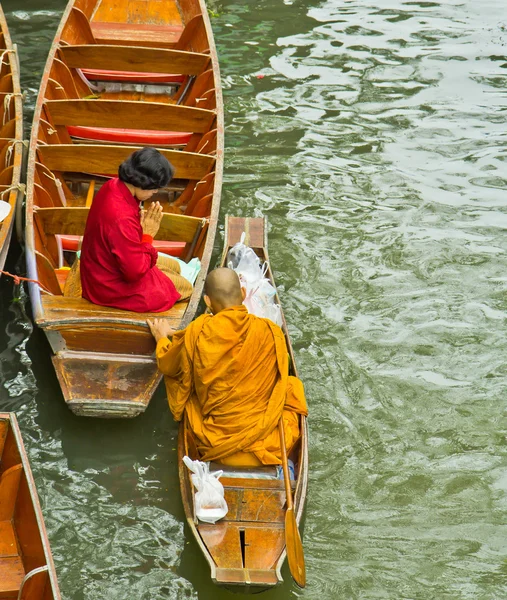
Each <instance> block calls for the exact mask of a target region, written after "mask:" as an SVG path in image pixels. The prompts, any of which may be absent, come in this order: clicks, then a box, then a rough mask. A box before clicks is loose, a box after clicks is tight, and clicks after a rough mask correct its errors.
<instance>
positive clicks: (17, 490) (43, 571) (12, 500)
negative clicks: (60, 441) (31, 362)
mask: <svg viewBox="0 0 507 600" xmlns="http://www.w3.org/2000/svg"><path fill="white" fill-rule="evenodd" d="M0 457H1V458H0V598H16V599H18V600H60V591H59V589H58V582H57V578H56V572H55V567H54V564H53V557H52V554H51V549H50V546H49V541H48V537H47V534H46V528H45V525H44V519H43V516H42V511H41V508H40V504H39V498H38V496H37V490H36V488H35V482H34V480H33V476H32V471H31V469H30V463H29V462H28V457H27V454H26V451H25V448H24V445H23V440H22V438H21V433H20V431H19V426H18V423H17V420H16V416H15V414H14V413H0Z"/></svg>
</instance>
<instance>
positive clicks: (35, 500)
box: [0, 412, 61, 600]
mask: <svg viewBox="0 0 507 600" xmlns="http://www.w3.org/2000/svg"><path fill="white" fill-rule="evenodd" d="M0 420H8V421H9V424H10V427H11V428H12V433H13V434H14V438H15V440H16V444H17V446H18V450H19V454H20V457H21V462H22V465H23V470H24V473H25V476H26V481H27V484H28V490H29V492H30V499H31V501H32V505H33V508H34V512H35V517H36V520H37V526H38V528H39V532H40V536H41V542H42V547H43V549H44V556H45V558H46V564H47V567H48V576H49V580H50V583H51V586H52V591H53V594H54V599H55V600H61V596H60V589H59V587H58V581H57V577H56V569H55V565H54V561H53V554H52V552H51V547H50V545H49V539H48V535H47V531H46V525H45V523H44V517H43V514H42V509H41V506H40V501H39V494H38V492H37V487H36V486H35V480H34V478H33V474H32V469H31V466H30V462H29V460H28V455H27V453H26V449H25V444H24V443H23V438H22V436H21V430H20V428H19V424H18V420H17V417H16V414H15V413H14V412H7V413H6V412H0Z"/></svg>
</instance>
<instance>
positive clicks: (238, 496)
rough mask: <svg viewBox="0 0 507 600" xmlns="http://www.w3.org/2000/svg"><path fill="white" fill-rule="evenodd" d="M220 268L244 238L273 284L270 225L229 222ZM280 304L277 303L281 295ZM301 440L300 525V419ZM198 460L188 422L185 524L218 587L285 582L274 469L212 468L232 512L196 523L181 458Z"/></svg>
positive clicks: (249, 588)
mask: <svg viewBox="0 0 507 600" xmlns="http://www.w3.org/2000/svg"><path fill="white" fill-rule="evenodd" d="M225 230H226V238H225V244H224V253H223V257H222V265H223V266H226V256H227V252H228V251H229V249H230V248H231V247H232V246H233V245H234V244H236V243H237V242H239V241H240V238H241V234H242V232H245V233H246V239H245V244H246V245H248V246H250V247H251V248H253V249H254V251H255V252H256V253H257V255H258V256H259V257H260V258H261V261H262V262H268V270H267V276H268V277H269V279H270V280H271V282H272V283H273V285H274V279H273V274H272V272H271V268H270V267H269V258H268V251H267V237H266V221H265V219H263V218H239V217H227V219H226V226H225ZM276 299H277V300H276V301H277V302H278V303H279V298H278V295H277V296H276ZM282 328H283V331H284V333H285V339H286V341H287V348H288V350H289V355H290V359H291V360H290V363H291V374H292V375H296V376H297V370H296V363H295V360H294V353H293V350H292V345H291V342H290V338H289V335H288V331H287V324H286V322H285V318H283V327H282ZM300 428H301V437H300V439H299V440H298V442H297V443H296V444H295V446H294V448H293V449H292V451H291V453H290V455H289V458H290V459H291V460H292V461H293V463H294V465H295V481H292V482H291V483H292V490H293V498H294V500H293V502H294V514H295V516H296V521H297V523H298V524H299V522H300V520H301V517H302V514H303V509H304V505H305V500H306V492H307V487H308V430H307V423H306V418H305V417H304V416H301V421H300ZM184 456H189V457H190V458H191V459H192V460H197V459H199V455H198V451H197V448H196V443H195V440H194V437H193V434H192V432H191V430H190V428H189V426H188V423H187V422H186V421H185V419H183V420H182V423H181V425H180V429H179V436H178V464H179V478H180V488H181V496H182V500H183V507H184V510H185V516H186V520H187V523H188V525H189V527H190V530H191V531H192V534H193V535H194V537H195V539H196V540H197V543H198V545H199V547H200V548H201V550H202V552H203V554H204V556H205V558H206V560H207V561H208V564H209V566H210V568H211V578H212V580H213V582H214V583H216V584H219V585H221V586H225V587H227V588H229V589H231V590H233V591H240V592H243V593H256V592H260V591H264V590H266V589H268V588H271V587H273V586H276V585H278V584H279V583H281V582H282V581H283V580H282V576H281V568H282V565H283V562H284V560H285V556H286V550H285V532H284V517H285V508H284V507H285V499H286V496H285V487H284V482H283V480H280V479H278V474H277V471H276V468H275V467H261V468H244V469H241V468H234V467H228V466H224V465H220V464H218V463H211V465H210V470H211V471H217V470H220V469H223V470H224V475H223V476H222V477H221V478H220V481H221V482H222V484H223V486H224V489H225V499H226V501H227V504H228V507H229V512H228V514H227V515H226V517H225V518H224V519H222V520H220V521H218V522H217V523H215V524H214V525H211V524H208V523H202V522H200V521H198V520H197V518H196V516H195V510H194V490H193V489H192V483H191V480H190V471H189V469H188V468H187V467H186V466H185V465H184V463H183V457H184Z"/></svg>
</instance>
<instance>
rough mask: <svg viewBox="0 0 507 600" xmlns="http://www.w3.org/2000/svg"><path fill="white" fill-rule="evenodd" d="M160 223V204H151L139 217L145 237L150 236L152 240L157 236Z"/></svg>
mask: <svg viewBox="0 0 507 600" xmlns="http://www.w3.org/2000/svg"><path fill="white" fill-rule="evenodd" d="M161 221H162V206H160V202H152V203H151V204H150V205H149V206H148V208H147V210H144V211H143V214H142V216H141V227H142V228H143V233H144V234H145V235H150V236H151V237H152V238H153V237H155V236H156V235H157V232H158V230H159V228H160V222H161Z"/></svg>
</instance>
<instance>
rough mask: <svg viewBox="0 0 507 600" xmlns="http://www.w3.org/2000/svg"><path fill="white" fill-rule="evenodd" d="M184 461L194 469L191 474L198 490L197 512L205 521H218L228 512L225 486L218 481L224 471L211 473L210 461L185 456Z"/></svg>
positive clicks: (191, 469)
mask: <svg viewBox="0 0 507 600" xmlns="http://www.w3.org/2000/svg"><path fill="white" fill-rule="evenodd" d="M183 462H184V463H185V465H186V466H187V467H188V468H189V469H190V471H192V475H191V476H190V478H191V480H192V483H193V485H194V487H195V488H196V490H197V492H196V493H195V514H196V515H197V518H198V519H199V520H200V521H204V523H216V521H218V520H219V519H223V518H224V517H225V515H226V514H227V511H228V507H227V502H226V501H225V498H224V486H223V485H222V484H221V483H220V481H218V478H219V477H221V475H222V474H223V471H216V472H215V473H210V471H209V463H205V462H201V461H200V460H192V459H191V458H189V457H188V456H184V457H183Z"/></svg>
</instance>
